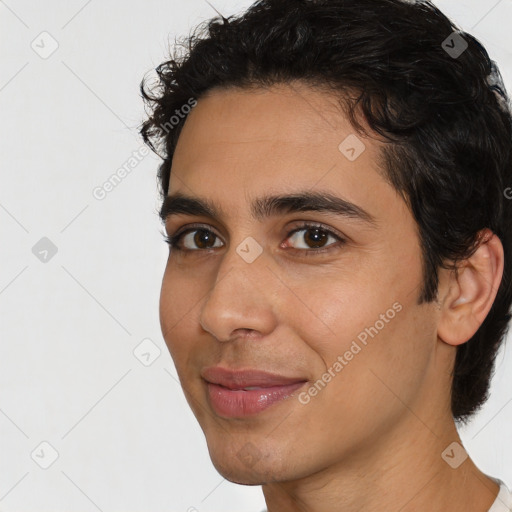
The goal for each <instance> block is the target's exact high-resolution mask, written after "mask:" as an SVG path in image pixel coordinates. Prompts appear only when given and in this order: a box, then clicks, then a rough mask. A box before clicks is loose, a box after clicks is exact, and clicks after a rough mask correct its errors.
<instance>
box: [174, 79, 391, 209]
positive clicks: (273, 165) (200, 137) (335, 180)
mask: <svg viewBox="0 0 512 512" xmlns="http://www.w3.org/2000/svg"><path fill="white" fill-rule="evenodd" d="M347 150H348V152H347ZM380 188H382V189H384V190H379V189H380ZM304 189H310V190H311V191H314V190H315V189H319V190H320V189H323V190H325V189H327V190H330V191H332V192H333V193H339V194H341V195H342V196H343V197H344V198H345V199H347V200H348V201H351V202H353V203H363V204H365V203H366V204H370V203H372V202H374V197H375V194H380V196H381V199H382V200H384V202H385V200H386V194H387V196H388V199H396V194H395V192H394V190H393V189H391V187H390V186H389V184H388V183H387V182H386V181H385V179H384V178H383V176H382V165H381V143H379V142H377V141H375V140H373V139H370V138H367V137H363V136H362V135H360V134H357V133H356V131H355V130H354V128H353V127H352V125H351V124H350V122H349V120H348V119H347V117H346V115H345V114H344V112H343V110H342V108H341V107H340V105H339V100H338V99H337V98H336V97H335V96H334V95H333V94H332V93H331V94H328V93H327V92H325V91H320V90H318V89H314V88H312V87H310V86H308V85H306V84H300V83H299V84H298V83H294V84H279V85H275V86H272V87H268V88H251V89H241V88H229V89H215V90H212V91H209V93H208V94H207V95H206V96H204V97H201V98H200V99H199V100H198V103H197V106H196V107H194V109H193V110H192V111H191V113H190V114H189V116H188V118H187V120H186V122H185V125H184V126H183V129H182V131H181V134H180V137H179V140H178V144H177V147H176V151H175V154H174V158H173V164H172V169H171V177H170V187H169V194H172V193H175V192H182V193H184V194H186V195H188V196H193V195H196V196H202V197H212V199H215V200H216V201H217V202H218V203H219V204H220V203H222V204H223V205H225V207H226V209H227V210H232V211H233V210H237V209H239V208H240V206H241V204H242V203H247V199H248V197H257V196H262V195H265V194H269V193H270V192H274V193H276V194H277V193H282V192H284V191H286V192H287V193H293V192H296V191H303V190H304Z"/></svg>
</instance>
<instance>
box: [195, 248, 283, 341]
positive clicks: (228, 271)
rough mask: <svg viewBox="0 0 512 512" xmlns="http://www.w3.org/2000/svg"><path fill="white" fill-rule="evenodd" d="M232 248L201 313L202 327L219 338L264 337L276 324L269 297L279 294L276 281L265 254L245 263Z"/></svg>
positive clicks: (225, 257) (218, 272)
mask: <svg viewBox="0 0 512 512" xmlns="http://www.w3.org/2000/svg"><path fill="white" fill-rule="evenodd" d="M235 249H236V248H233V250H230V251H229V252H228V253H226V254H225V256H224V258H223V261H222V263H221V264H220V265H219V267H218V271H217V276H216V280H215V283H214V285H213V287H212V289H211V291H210V293H209V294H208V296H207V298H206V299H205V302H204V304H203V306H202V308H201V313H200V320H199V321H200V324H201V327H202V328H203V329H204V330H205V331H207V332H209V333H210V334H211V335H212V336H214V337H215V338H216V339H217V340H218V341H230V340H232V339H234V338H237V337H239V336H241V335H247V333H249V334H250V335H253V334H256V335H257V336H264V335H267V334H269V333H270V332H272V331H273V330H274V329H275V326H276V314H275V313H276V312H275V307H276V306H277V304H275V303H274V302H273V299H272V297H274V298H275V297H277V296H278V295H277V293H276V287H277V284H276V283H279V281H278V280H277V278H276V277H275V276H274V275H273V273H272V272H271V271H270V269H269V268H268V267H267V263H266V259H265V253H263V254H261V255H260V256H259V257H258V258H257V259H256V260H255V261H253V262H252V263H247V262H246V261H244V260H243V259H242V258H241V257H240V255H239V254H238V253H236V251H235ZM274 301H275V299H274Z"/></svg>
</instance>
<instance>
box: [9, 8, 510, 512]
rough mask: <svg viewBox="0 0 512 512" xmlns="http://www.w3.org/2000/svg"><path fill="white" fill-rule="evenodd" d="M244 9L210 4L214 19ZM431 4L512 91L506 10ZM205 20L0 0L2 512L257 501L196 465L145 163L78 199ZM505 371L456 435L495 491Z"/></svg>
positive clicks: (502, 364) (500, 470)
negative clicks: (149, 349) (175, 52)
mask: <svg viewBox="0 0 512 512" xmlns="http://www.w3.org/2000/svg"><path fill="white" fill-rule="evenodd" d="M250 3H251V2H250V1H233V0H213V1H212V4H213V5H214V6H215V8H216V9H217V10H219V11H220V12H221V13H222V14H224V15H225V16H227V15H230V14H234V13H236V12H239V11H240V9H242V8H245V7H247V6H249V5H250ZM436 4H437V5H439V7H440V8H441V9H442V10H443V11H444V12H445V13H446V14H448V15H449V16H451V17H452V18H453V19H454V20H455V21H456V22H457V23H458V24H459V25H460V26H461V27H462V28H463V29H465V30H468V31H469V32H471V33H472V34H474V35H475V36H476V37H477V38H478V39H480V40H481V41H482V42H483V43H484V45H485V46H486V48H487V49H488V51H489V53H490V55H491V57H492V58H493V59H495V60H497V62H498V63H499V65H500V67H501V71H502V74H503V76H504V78H505V82H506V84H507V87H508V89H509V90H510V89H512V53H510V52H509V50H508V49H507V48H510V46H511V44H512V37H511V34H510V32H509V31H508V30H507V29H506V24H505V22H504V20H510V19H512V1H511V0H501V1H497V0H464V1H461V0H443V1H441V0H440V1H438V2H436ZM215 14H216V13H215V11H214V10H213V9H212V7H211V6H210V5H209V4H208V3H207V2H206V1H204V0H187V1H177V0H166V1H163V0H149V1H148V0H146V1H144V2H142V1H138V2H135V1H130V2H127V1H124V2H123V1H121V0H111V1H109V2H100V1H98V0H92V1H91V0H89V1H85V0H72V1H67V2H63V1H61V2H59V1H56V0H51V1H45V2H35V1H32V2H26V1H25V2H23V1H16V0H6V1H5V2H0V34H1V36H0V37H1V39H0V52H1V67H0V109H1V117H0V119H1V123H0V140H1V145H2V146H1V147H2V152H1V164H0V173H1V182H0V183H1V186H0V234H1V256H0V322H1V331H0V336H1V338H0V350H1V352H0V510H2V511H4V512H15V511H16V512H17V511H23V512H31V511H34V512H43V511H48V510H52V511H54V512H59V511H70V510H73V511H76V512H81V511H83V512H89V511H91V512H94V511H98V510H99V511H104V512H107V511H121V510H122V511H151V512H160V511H164V510H165V511H183V512H185V511H187V510H189V511H191V510H193V509H192V508H191V507H195V509H197V510H198V511H200V512H207V511H220V510H222V511H224V512H230V511H235V510H236V511H238V512H243V511H247V512H249V511H251V512H256V511H258V510H261V509H262V508H263V507H264V501H263V496H262V492H261V489H260V488H259V487H244V486H238V485H235V484H232V483H230V482H228V481H226V480H225V479H224V478H222V477H221V476H220V475H219V474H218V473H217V472H216V470H215V469H214V468H213V466H212V464H211V462H210V459H209V456H208V451H207V447H206V443H205V440H204V437H203V434H202V431H201V430H200V428H199V426H198V424H197V422H196V420H195V418H194V417H193V415H192V413H191V412H190V410H189V407H188V405H187V403H186V401H185V399H184V397H183V394H182V391H181V388H180V386H179V384H178V382H177V380H176V373H175V369H174V366H173V363H172V360H171V358H170V356H169V353H168V351H167V348H166V346H165V343H164V342H163V339H162V336H161V332H160V325H159V319H158V297H159V291H160V283H161V277H162V274H163V270H164V266H165V262H166V257H167V247H166V246H165V244H164V243H163V241H162V237H161V234H160V230H161V225H160V224H159V220H158V215H157V211H158V208H159V201H158V195H157V188H156V185H157V181H156V168H157V165H158V160H157V158H156V157H155V156H153V155H152V154H151V155H148V156H146V157H145V158H144V159H143V160H142V161H141V162H140V163H139V164H138V165H137V166H136V167H135V168H133V170H132V171H131V172H130V173H129V174H128V175H127V176H126V178H125V179H124V180H123V181H122V182H121V183H120V184H119V185H118V186H117V187H116V188H115V189H114V190H113V191H112V192H110V193H109V194H108V195H107V196H106V197H105V198H104V199H103V200H97V199H95V198H94V197H93V195H92V191H93V189H94V188H95V187H97V186H101V185H102V184H103V183H104V182H105V181H106V180H107V179H108V178H109V177H110V176H111V175H112V174H113V173H114V172H116V170H117V169H119V167H121V166H122V165H123V164H125V163H126V162H127V161H128V160H129V158H130V157H131V156H132V154H133V152H134V151H139V148H140V147H141V144H142V143H141V141H140V139H139V138H138V135H137V127H138V125H139V123H140V122H141V120H142V118H143V105H142V101H141V99H140V97H139V91H138V87H139V83H140V81H141V79H142V77H143V75H144V74H145V73H146V72H148V71H151V70H152V69H154V68H155V67H156V66H157V65H158V64H159V63H160V62H162V61H163V60H165V58H166V55H167V53H166V52H167V45H168V42H169V41H170V42H171V43H172V41H173V40H174V36H178V35H185V34H187V33H188V32H189V29H190V28H191V27H193V26H195V25H196V24H197V23H199V22H200V21H202V20H204V19H207V18H210V17H212V16H214V15H215ZM43 31H47V32H48V33H49V34H51V37H52V38H53V39H54V40H56V41H57V42H58V48H57V50H56V51H55V52H54V53H53V54H52V55H50V56H49V57H48V58H46V59H43V58H41V57H40V56H39V55H38V54H37V53H36V52H35V51H34V50H33V49H32V47H31V44H32V41H34V40H35V43H34V44H38V45H39V47H40V48H41V47H42V46H43V45H44V48H45V51H48V50H49V49H50V48H51V46H50V45H51V40H50V39H49V36H40V34H41V32H43ZM41 38H46V39H44V40H43V42H41ZM40 51H43V49H42V48H41V49H40ZM510 185H512V184H510ZM42 237H47V238H49V239H50V240H51V241H52V242H53V244H55V246H56V247H57V250H58V252H57V253H56V254H55V256H53V257H52V258H51V259H50V260H49V261H47V262H46V263H43V262H41V261H40V260H39V259H38V258H36V257H35V255H34V254H33V253H32V247H33V246H34V245H35V244H36V243H37V242H38V241H39V240H40V239H41V238H42ZM146 338H149V339H150V340H152V343H154V345H155V346H156V347H158V348H159V349H160V351H161V353H160V356H159V357H158V358H157V359H156V360H155V361H154V362H153V363H152V364H151V365H150V366H147V367H146V366H144V365H143V364H142V363H141V362H140V361H139V360H138V359H137V358H136V357H135V356H134V354H133V350H134V348H135V347H136V346H137V345H138V344H139V343H140V342H141V341H142V340H143V339H146ZM153 350H155V349H153ZM153 357H154V356H153ZM511 370H512V356H511V350H510V342H509V346H508V347H507V348H505V347H504V348H503V350H502V351H501V352H500V354H499V356H498V360H497V370H496V375H495V377H494V379H493V381H492V395H491V398H490V400H489V401H488V402H487V404H486V405H485V407H484V409H483V411H482V412H481V413H480V414H479V415H478V416H477V417H476V419H475V420H474V421H473V422H472V424H471V425H470V426H469V428H467V429H466V430H464V431H463V432H461V435H462V437H463V441H464V444H465V446H466V449H467V450H468V451H469V452H470V454H471V456H472V457H473V459H474V460H475V462H476V463H477V465H479V467H480V468H481V469H482V470H483V471H485V472H487V473H488V474H490V475H492V476H497V477H499V478H501V479H503V480H504V481H505V482H506V483H507V484H508V486H509V487H512V439H511V431H512V429H511V426H512V405H511V404H510V402H511V401H512V386H511V385H510V383H511V377H510V372H511ZM43 441H46V442H47V443H49V444H50V445H51V446H52V447H53V449H55V450H56V452H57V453H58V458H57V460H56V461H55V462H54V463H53V464H52V465H51V466H50V467H49V468H48V469H42V468H41V467H40V466H39V465H38V464H37V463H36V461H38V462H39V463H40V464H44V463H45V461H46V463H48V462H49V461H50V457H51V454H52V449H50V448H49V447H48V446H47V445H43V446H42V447H41V446H40V443H41V442H43ZM31 454H32V456H31Z"/></svg>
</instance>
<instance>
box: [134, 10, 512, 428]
mask: <svg viewBox="0 0 512 512" xmlns="http://www.w3.org/2000/svg"><path fill="white" fill-rule="evenodd" d="M466 45H467V48H466ZM174 49H175V53H174V54H171V57H170V59H169V60H167V61H166V62H163V63H162V64H161V65H159V66H158V67H157V68H156V71H157V75H158V79H157V83H156V84H152V86H149V85H148V82H147V77H145V78H144V79H143V80H142V83H141V84H140V91H141V94H142V97H143V100H144V102H145V105H146V107H149V109H150V111H151V113H150V114H149V115H148V118H147V119H146V120H145V121H144V122H143V123H142V124H141V126H140V133H141V135H142V137H143V139H144V141H145V143H146V144H148V145H149V147H150V148H151V149H152V150H153V151H154V152H155V153H157V154H158V155H160V156H161V158H162V159H163V162H162V163H161V165H160V167H159V170H158V180H159V185H160V193H161V195H162V199H163V198H164V197H165V195H167V193H168V187H169V180H170V172H171V164H172V158H173V154H174V150H175V148H176V144H177V141H178V137H179V134H180V132H181V129H182V127H183V125H184V123H185V121H186V115H183V112H186V113H188V111H190V108H188V107H187V109H184V106H185V105H188V104H190V100H191V99H199V98H200V97H201V95H204V94H205V93H206V92H207V91H211V90H212V89H214V88H230V87H240V88H251V87H267V86H271V85H273V84H278V83H292V82H294V81H296V80H299V81H301V82H303V83H306V84H309V85H311V86H312V87H316V88H318V89H322V90H329V91H331V92H333V93H334V94H336V95H337V97H338V98H339V101H340V105H342V107H343V108H344V112H346V114H347V116H348V117H349V119H350V121H351V123H352V126H353V127H354V129H356V130H357V131H358V132H359V133H366V134H367V133H368V132H367V128H368V127H369V128H370V129H371V130H372V131H373V134H374V136H378V137H382V138H383V139H384V141H385V142H386V144H385V145H384V148H383V150H382V153H381V156H382V162H381V164H382V167H383V172H384V175H385V177H386V179H387V180H388V181H389V183H390V184H391V185H392V186H393V187H394V188H395V189H396V190H397V191H398V192H399V193H400V195H401V197H403V199H404V201H405V203H406V204H407V206H408V208H409V209H410V211H411V213H412V215H413V216H414V219H415V220H416V223H417V225H418V228H419V238H420V243H421V249H422V264H423V289H422V291H421V293H420V294H419V298H418V303H419V304H421V303H423V302H432V301H435V300H437V289H438V269H439V268H447V269H453V270H455V272H456V271H457V264H458V263H459V262H460V261H461V260H464V259H466V258H468V257H469V256H471V255H472V254H473V253H474V251H475V250H476V248H477V246H478V244H479V243H480V242H481V241H482V232H481V230H483V229H484V228H489V229H491V230H492V231H493V232H494V233H495V234H496V235H497V236H498V237H499V238H500V239H501V242H502V244H503V247H504V254H505V263H504V274H503V278H502V281H501V284H500V287H499V290H498V293H497V297H496V299H495V301H494V304H493V306H492V308H491V310H490V312H489V314H488V315H487V317H486V318H485V320H484V322H483V323H482V325H481V326H480V328H479V329H478V331H477V332H476V333H475V335H474V336H473V337H472V338H471V339H470V340H469V341H468V342H467V343H464V344H462V345H460V346H459V347H458V348H457V355H456V361H455V365H454V369H453V382H452V389H451V409H452V415H453V417H454V419H455V420H456V421H458V422H461V423H466V422H467V421H468V419H469V417H470V416H472V415H473V414H474V413H475V412H476V411H478V410H479V409H480V408H481V406H482V405H483V404H484V403H485V401H486V400H487V398H488V394H489V385H490V378H491V375H492V372H493V368H494V363H495V359H496V355H497V351H498V348H499V346H500V344H501V342H502V341H503V339H504V338H505V334H506V332H507V330H508V324H509V320H510V318H511V314H510V305H511V302H512V281H511V265H512V202H511V201H510V200H507V197H505V196H506V195H507V194H506V193H505V190H507V185H512V179H511V178H512V176H511V171H512V155H511V149H512V133H511V131H512V119H511V114H510V107H509V101H508V96H507V93H506V91H505V88H504V86H503V85H502V82H501V85H500V82H499V81H498V82H497V83H496V81H495V83H494V84H493V83H492V82H490V78H492V77H496V76H497V77H500V75H499V71H498V69H497V66H496V64H495V63H494V62H493V61H492V60H491V59H490V58H489V55H488V53H487V52H486V50H485V48H484V47H483V46H482V44H481V43H479V42H478V41H477V40H476V39H475V38H474V37H473V36H471V35H470V34H468V33H466V32H464V31H462V30H460V29H459V28H458V27H457V26H456V25H455V24H453V22H451V21H450V20H449V19H448V18H447V17H446V16H445V15H444V14H443V13H441V12H440V11H439V10H438V9H437V8H436V7H435V6H434V5H433V4H432V3H431V2H430V1H421V0H420V1H416V2H413V1H410V0H409V1H405V0H260V1H257V2H255V3H254V4H253V5H252V6H251V7H250V8H249V9H248V10H247V11H246V12H244V13H242V14H241V15H238V16H231V17H229V18H224V17H223V16H220V17H215V18H213V19H211V20H208V21H206V22H204V23H201V24H200V25H199V26H198V27H197V28H196V32H193V33H192V34H191V35H190V36H189V37H188V38H185V40H184V41H181V42H179V44H175V48H174ZM450 49H451V50H453V51H450ZM180 50H184V51H183V52H180ZM354 91H355V92H356V94H355V95H354V94H353V92H354ZM351 93H352V94H351ZM356 109H357V111H356ZM361 112H362V114H363V120H364V123H361V122H359V119H360V117H359V115H358V113H361ZM176 114H180V115H176ZM365 123H366V127H365Z"/></svg>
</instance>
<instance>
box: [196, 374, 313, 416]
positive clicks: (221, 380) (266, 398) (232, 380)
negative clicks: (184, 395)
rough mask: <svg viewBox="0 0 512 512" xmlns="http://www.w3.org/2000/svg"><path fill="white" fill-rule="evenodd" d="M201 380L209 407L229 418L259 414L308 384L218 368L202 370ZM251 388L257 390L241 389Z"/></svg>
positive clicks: (285, 378) (274, 375) (300, 378)
mask: <svg viewBox="0 0 512 512" xmlns="http://www.w3.org/2000/svg"><path fill="white" fill-rule="evenodd" d="M201 376H202V377H203V379H204V380H205V381H206V385H207V389H208V397H209V401H210V404H211V406H212V407H213V409H214V410H215V412H216V413H217V414H219V415H220V416H225V417H229V418H234V417H244V416H251V415H254V414H258V413H260V412H262V411H264V410H265V409H267V408H268V407H270V406H271V405H273V404H275V403H278V402H282V401H283V400H285V399H286V398H288V397H290V396H291V395H292V394H293V392H294V391H297V390H298V389H300V388H301V387H302V386H304V384H305V383H306V382H307V379H305V378H303V377H287V376H284V375H278V374H274V373H269V372H265V371H261V370H255V369H246V370H230V369H228V368H223V367H220V366H215V367H209V368H205V369H204V370H203V371H202V372H201ZM253 387H256V388H258V389H249V390H247V389H244V388H253Z"/></svg>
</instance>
